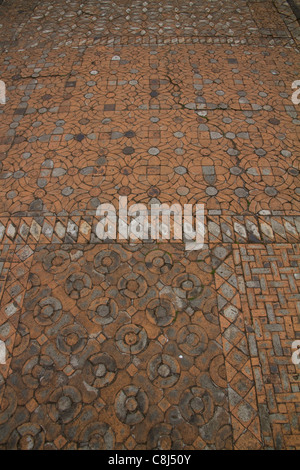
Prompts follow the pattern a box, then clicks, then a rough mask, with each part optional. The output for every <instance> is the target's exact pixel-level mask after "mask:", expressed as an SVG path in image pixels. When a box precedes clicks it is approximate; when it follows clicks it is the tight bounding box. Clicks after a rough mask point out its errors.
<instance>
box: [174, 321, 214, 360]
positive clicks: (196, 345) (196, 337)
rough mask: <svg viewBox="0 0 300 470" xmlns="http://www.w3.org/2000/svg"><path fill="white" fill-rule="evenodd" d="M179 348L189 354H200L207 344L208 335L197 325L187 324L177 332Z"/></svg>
mask: <svg viewBox="0 0 300 470" xmlns="http://www.w3.org/2000/svg"><path fill="white" fill-rule="evenodd" d="M177 344H178V346H179V348H180V349H181V350H182V351H183V352H184V353H185V354H188V355H189V356H200V355H201V354H203V353H204V351H205V350H206V348H207V345H208V337H207V334H206V332H205V330H204V329H203V328H201V327H200V326H199V325H187V326H184V327H183V328H181V330H179V332H178V334H177Z"/></svg>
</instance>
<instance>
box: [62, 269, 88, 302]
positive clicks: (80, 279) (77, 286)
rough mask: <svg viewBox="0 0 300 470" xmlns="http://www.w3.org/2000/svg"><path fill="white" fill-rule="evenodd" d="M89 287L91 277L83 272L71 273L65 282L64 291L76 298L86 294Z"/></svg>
mask: <svg viewBox="0 0 300 470" xmlns="http://www.w3.org/2000/svg"><path fill="white" fill-rule="evenodd" d="M91 288H92V281H91V278H90V277H89V276H88V275H87V274H85V273H74V274H71V276H69V277H68V278H67V280H66V283H65V289H66V293H67V294H68V295H69V296H70V297H71V298H72V299H76V300H77V299H80V298H82V297H85V296H86V295H88V294H89V293H90V289H91Z"/></svg>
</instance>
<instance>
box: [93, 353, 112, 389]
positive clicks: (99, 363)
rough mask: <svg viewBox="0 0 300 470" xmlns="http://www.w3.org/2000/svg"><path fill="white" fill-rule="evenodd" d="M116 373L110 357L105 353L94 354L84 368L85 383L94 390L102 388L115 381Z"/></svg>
mask: <svg viewBox="0 0 300 470" xmlns="http://www.w3.org/2000/svg"><path fill="white" fill-rule="evenodd" d="M117 372H118V371H117V364H116V361H115V359H114V358H113V357H112V356H110V355H109V354H107V353H100V354H95V355H94V356H92V357H91V358H90V359H89V361H88V363H87V365H86V367H85V374H86V379H85V381H86V382H87V383H88V384H89V385H90V386H92V387H94V388H102V387H105V386H107V385H110V384H111V383H112V382H113V381H114V380H115V378H116V375H117Z"/></svg>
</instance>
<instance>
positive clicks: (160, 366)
mask: <svg viewBox="0 0 300 470" xmlns="http://www.w3.org/2000/svg"><path fill="white" fill-rule="evenodd" d="M147 372H148V376H149V379H150V380H151V381H152V382H153V383H154V385H155V386H156V387H161V388H169V387H172V386H173V385H175V384H176V382H177V381H178V379H179V377H180V366H179V364H178V362H177V361H176V359H174V358H173V357H171V356H169V355H167V354H157V355H156V356H154V357H152V359H151V360H150V362H149V364H148V369H147Z"/></svg>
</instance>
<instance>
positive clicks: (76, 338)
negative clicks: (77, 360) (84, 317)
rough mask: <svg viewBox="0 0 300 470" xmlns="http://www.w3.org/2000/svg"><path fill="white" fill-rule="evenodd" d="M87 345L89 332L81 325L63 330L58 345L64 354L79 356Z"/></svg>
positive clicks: (57, 341) (58, 338) (57, 340)
mask: <svg viewBox="0 0 300 470" xmlns="http://www.w3.org/2000/svg"><path fill="white" fill-rule="evenodd" d="M86 343H87V332H86V330H85V329H84V328H83V327H82V326H79V325H69V326H66V327H65V328H63V329H62V330H61V332H60V333H59V334H58V336H57V339H56V345H57V347H58V349H59V351H61V352H62V353H63V354H66V355H70V354H78V353H79V352H80V351H82V350H83V348H84V347H85V345H86Z"/></svg>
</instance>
